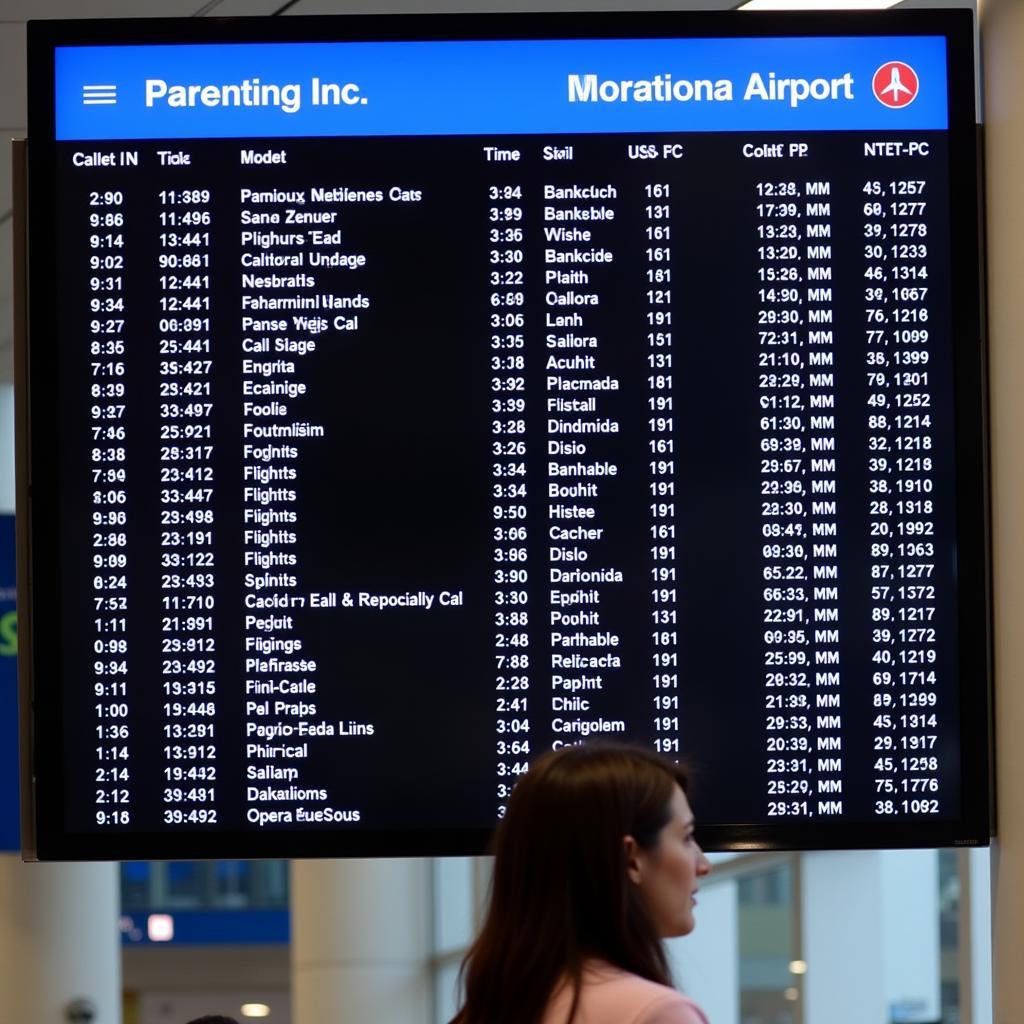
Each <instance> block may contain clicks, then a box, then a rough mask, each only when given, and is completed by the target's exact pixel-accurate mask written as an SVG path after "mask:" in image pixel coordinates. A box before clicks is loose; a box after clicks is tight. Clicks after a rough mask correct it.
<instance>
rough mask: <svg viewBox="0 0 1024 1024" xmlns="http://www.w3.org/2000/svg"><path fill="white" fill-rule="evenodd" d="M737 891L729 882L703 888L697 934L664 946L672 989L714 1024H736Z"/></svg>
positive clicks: (738, 971)
mask: <svg viewBox="0 0 1024 1024" xmlns="http://www.w3.org/2000/svg"><path fill="white" fill-rule="evenodd" d="M738 888H739V887H738V886H737V884H736V880H735V879H733V878H730V879H727V880H726V881H724V882H715V883H705V884H704V885H702V886H701V890H700V895H699V897H698V906H697V911H696V918H697V930H696V931H695V932H694V933H693V935H687V936H686V937H685V938H682V939H671V940H669V941H668V942H666V943H665V945H666V948H667V951H668V958H669V964H670V966H671V967H672V974H673V977H674V979H675V982H676V985H677V986H678V987H679V988H680V989H682V991H683V992H685V993H686V994H687V995H688V996H690V998H692V999H694V1000H696V1001H697V1002H698V1003H699V1004H700V1005H701V1007H702V1008H703V1010H704V1012H705V1013H706V1014H707V1015H708V1020H710V1021H711V1022H712V1024H740V943H739V897H738Z"/></svg>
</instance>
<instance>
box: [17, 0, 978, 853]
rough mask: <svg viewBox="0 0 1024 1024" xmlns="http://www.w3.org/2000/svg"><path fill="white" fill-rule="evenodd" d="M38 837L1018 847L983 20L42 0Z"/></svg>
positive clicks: (122, 844)
mask: <svg viewBox="0 0 1024 1024" xmlns="http://www.w3.org/2000/svg"><path fill="white" fill-rule="evenodd" d="M29 48H30V77H31V107H30V140H29V219H28V237H29V313H30V326H29V332H28V335H29V336H28V342H27V351H26V352H25V354H24V359H23V362H22V370H21V372H20V373H19V385H20V399H21V405H20V409H21V415H22V418H23V422H24V423H25V425H26V430H25V432H24V433H23V436H22V440H21V451H22V456H23V467H24V472H23V473H22V477H21V480H20V484H21V494H20V498H21V506H20V508H19V514H20V515H21V516H22V522H23V524H25V531H24V532H25V534H26V536H27V541H26V543H25V545H23V552H22V554H23V559H22V578H21V583H22V587H23V591H22V594H23V598H22V601H23V606H24V607H25V608H26V610H27V611H26V615H25V617H24V618H23V619H22V623H23V625H22V629H23V638H22V642H23V646H22V653H23V660H24V663H25V676H24V679H23V693H24V695H25V703H24V718H25V737H26V744H27V747H28V749H29V750H30V755H31V771H30V773H29V774H28V776H27V777H26V780H25V783H26V787H27V788H26V796H27V799H28V801H29V804H30V810H31V814H32V819H33V820H32V822H31V827H30V829H29V834H28V835H26V838H25V846H26V850H27V851H28V852H29V853H30V854H33V855H37V856H39V857H41V858H44V859H45V858H61V857H74V858H93V857H102V858H136V857H189V858H192V857H213V856H230V857H258V856H289V857H298V856H321V855H322V856H345V855H363V854H445V853H467V852H477V851H480V850H482V849H483V848H484V845H485V843H486V840H487V837H488V834H489V832H490V830H491V828H492V827H493V825H494V823H495V822H496V821H497V820H498V819H499V818H500V817H501V815H502V813H503V810H504V807H505V804H506V801H507V799H508V797H509V794H510V792H511V790H512V788H513V786H514V785H515V782H516V779H517V778H518V777H519V775H520V774H521V773H522V772H523V771H525V770H526V768H527V766H528V765H529V763H530V761H531V760H532V759H533V758H535V757H536V756H537V755H538V754H540V753H542V752H543V751H545V750H550V749H551V748H552V747H560V746H563V745H566V744H576V743H584V742H594V741H602V740H617V741H620V740H626V741H632V742H636V743H640V744H643V745H645V746H648V747H650V748H652V749H655V750H658V751H660V752H662V753H663V754H665V755H666V756H668V757H670V758H683V759H685V760H686V761H688V762H689V763H690V764H691V766H692V768H693V772H694V777H695V792H694V802H695V808H696V813H697V818H698V821H699V823H700V834H701V839H702V841H703V843H704V845H705V846H706V847H708V848H710V849H757V848H782V847H805V848H829V847H851V846H853V847H863V846H878V847H889V846H903V845H938V844H954V843H962V844H976V843H984V842H987V838H988V834H989V818H988V815H989V753H988V720H989V672H988V662H989V658H988V641H987V630H988V613H987V594H988V587H987V568H986V565H987V544H986V511H985V508H986V503H985V472H984V430H983V385H982V382H983V375H982V366H983V342H982V333H981V317H980V304H979V291H980V280H979V262H980V261H979V241H978V222H979V221H978V184H977V171H976V152H977V148H976V140H975V114H974V74H973V69H972V59H973V58H972V54H973V42H972V26H971V19H970V15H969V14H968V13H967V12H945V13H942V14H939V13H933V14H925V13H922V12H907V13H904V14H898V15H897V14H892V15H889V16H863V17H829V16H821V15H819V16H814V17H810V16H770V17H762V16H757V15H750V14H746V15H744V14H727V15H700V16H686V15H671V16H668V15H653V14H652V15H640V14H631V15H625V14H622V15H601V16H597V15H582V14H581V15H563V16H547V17H545V16H517V17H505V16H501V17H499V16H482V17H473V18H466V17H420V18H409V17H395V18H390V19H387V18H377V19H370V18H360V17H348V18H338V19H302V18H294V19H281V20H277V19H267V20H259V19H253V20H238V21H235V20H228V21H210V20H191V21H187V22H185V21H180V22H179V21H170V22H160V21H146V22H116V21H115V22H102V23H101V22H66V23H61V22H47V23H35V24H32V25H30V33H29Z"/></svg>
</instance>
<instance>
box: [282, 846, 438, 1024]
mask: <svg viewBox="0 0 1024 1024" xmlns="http://www.w3.org/2000/svg"><path fill="white" fill-rule="evenodd" d="M430 872H431V865H430V861H429V860H427V859H426V858H419V859H408V860H348V861H335V860H322V861H293V863H292V898H291V910H292V941H291V956H292V1007H293V1020H294V1024H324V1022H326V1021H330V1022H333V1024H366V1022H369V1021H372V1022H373V1024H431V1021H432V1016H433V1005H434V992H433V976H432V971H431V964H430V956H431V948H432V942H431V938H432V933H433V920H432V917H433V914H432V898H431V884H430V883H431V873H430Z"/></svg>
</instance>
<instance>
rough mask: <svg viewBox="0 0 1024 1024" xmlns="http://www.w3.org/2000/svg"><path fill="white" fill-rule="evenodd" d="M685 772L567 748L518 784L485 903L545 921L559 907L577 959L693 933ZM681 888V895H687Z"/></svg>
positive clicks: (642, 756)
mask: <svg viewBox="0 0 1024 1024" xmlns="http://www.w3.org/2000/svg"><path fill="white" fill-rule="evenodd" d="M688 790H689V779H688V777H687V774H686V771H685V769H683V768H682V767H680V766H679V765H676V764H673V763H672V762H671V761H668V760H666V759H664V758H661V757H659V756H657V755H656V754H653V753H650V752H648V751H646V750H643V749H639V748H634V747H624V746H596V745H595V746H573V747H564V748H562V749H561V750H559V751H556V752H554V753H552V754H548V755H546V756H545V757H542V758H540V759H539V760H538V761H537V762H536V763H535V764H534V766H533V767H532V768H531V770H530V771H529V772H528V773H527V774H526V775H525V776H524V777H523V778H522V779H521V780H520V782H519V784H518V785H517V786H516V788H515V790H514V792H513V794H512V798H511V800H510V801H509V804H508V809H507V813H506V815H505V818H504V820H503V821H502V822H501V824H500V825H499V826H498V832H497V835H496V840H495V856H496V860H495V868H494V891H493V897H492V898H493V899H494V900H495V901H501V902H504V900H505V899H507V900H508V901H509V902H510V903H511V902H513V901H514V902H515V903H516V904H517V905H518V906H520V907H524V904H525V907H524V909H526V911H527V912H528V913H529V912H531V908H530V904H531V902H533V901H536V903H537V906H536V907H535V908H534V909H533V911H532V912H534V913H536V914H538V916H541V917H543V916H544V915H545V913H546V912H548V911H549V910H550V908H551V907H552V906H556V905H559V904H561V909H562V913H563V914H565V915H566V918H565V920H566V925H567V928H568V930H570V931H574V932H575V937H576V939H577V941H578V942H579V944H580V945H581V946H582V948H583V950H584V952H601V951H605V950H607V951H608V952H611V951H613V950H614V949H615V948H616V947H618V946H619V945H621V944H628V943H629V941H630V938H631V937H636V938H639V937H640V936H641V935H645V933H647V932H649V931H650V932H653V934H654V935H655V937H657V938H665V937H668V936H669V935H680V934H684V933H685V932H688V931H690V930H692V928H693V919H692V916H691V908H692V892H693V889H694V888H695V884H694V882H695V879H696V878H697V877H698V876H700V875H703V874H706V873H707V871H708V865H707V861H706V860H705V859H704V856H703V854H702V853H701V851H700V847H699V846H697V844H696V842H695V841H694V840H693V815H692V813H691V811H690V807H689V802H688V799H687V794H688ZM681 887H686V888H685V892H683V891H682V890H681Z"/></svg>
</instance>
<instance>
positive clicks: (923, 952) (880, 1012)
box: [801, 850, 940, 1024]
mask: <svg viewBox="0 0 1024 1024" xmlns="http://www.w3.org/2000/svg"><path fill="white" fill-rule="evenodd" d="M801 866H802V876H803V886H802V893H801V911H802V922H801V924H802V930H803V948H804V951H805V958H806V961H807V974H806V975H805V976H804V1024H864V1022H865V1021H887V1020H890V1019H891V1011H892V1010H893V1009H898V1010H899V1011H900V1012H901V1013H903V1014H905V1016H903V1018H902V1019H904V1020H908V1021H913V1020H936V1019H938V1017H939V999H940V988H939V912H938V858H937V855H936V853H935V851H934V850H899V851H891V850H873V851H864V852H848V853H846V852H844V853H809V854H805V855H804V857H803V859H802V861H801Z"/></svg>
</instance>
